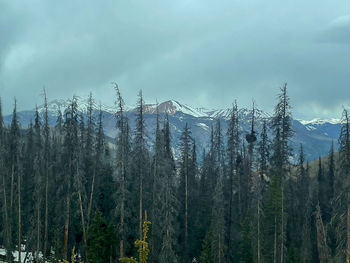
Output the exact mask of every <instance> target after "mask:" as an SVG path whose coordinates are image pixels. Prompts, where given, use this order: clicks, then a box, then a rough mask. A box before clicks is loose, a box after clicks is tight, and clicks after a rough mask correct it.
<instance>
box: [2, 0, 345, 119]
mask: <svg viewBox="0 0 350 263" xmlns="http://www.w3.org/2000/svg"><path fill="white" fill-rule="evenodd" d="M111 82H117V83H118V84H119V87H120V89H121V92H122V94H123V96H124V98H125V101H126V103H127V104H130V105H133V104H135V101H136V96H137V94H138V90H139V89H142V90H143V93H144V96H145V100H146V102H155V101H156V99H157V100H158V101H159V102H161V101H164V100H168V99H175V100H178V101H180V102H182V103H186V104H189V105H193V106H195V107H207V108H226V107H230V105H231V103H232V101H234V99H237V100H238V104H239V105H240V106H241V107H243V106H250V105H251V101H252V98H254V99H255V100H256V102H257V104H258V107H259V108H262V109H264V110H267V111H271V110H272V109H273V105H274V104H275V101H276V100H275V97H276V96H275V95H276V93H278V91H279V87H280V86H282V85H283V83H284V82H287V83H288V88H289V94H290V97H291V102H292V105H293V115H294V116H295V117H297V118H304V119H311V118H314V117H321V118H330V117H340V115H341V109H342V105H344V106H345V107H349V106H350V1H348V0H339V1H334V0H333V1H328V0H323V1H319V0H318V1H316V0H307V1H305V0H286V1H281V0H269V1H261V0H239V1H235V0H220V1H212V0H210V1H209V0H176V1H174V0H158V1H155V0H147V1H142V0H113V1H87V0H84V1H65V0H63V1H62V0H61V1H47V0H43V1H22V0H21V1H17V0H7V1H4V0H0V96H1V97H2V102H3V108H4V111H5V113H8V112H10V111H11V109H12V106H13V98H14V96H16V97H17V100H18V104H19V110H23V109H31V108H34V106H35V104H36V103H38V104H41V100H42V97H41V96H40V94H41V91H42V89H43V87H44V86H45V87H46V90H47V94H48V97H49V99H56V98H67V97H71V96H72V95H73V94H76V95H80V96H85V95H87V94H88V93H89V92H90V91H92V93H93V95H94V97H95V98H96V100H97V101H102V103H103V104H106V105H112V104H113V101H114V90H113V88H112V85H111Z"/></svg>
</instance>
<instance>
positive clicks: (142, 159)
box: [132, 91, 150, 240]
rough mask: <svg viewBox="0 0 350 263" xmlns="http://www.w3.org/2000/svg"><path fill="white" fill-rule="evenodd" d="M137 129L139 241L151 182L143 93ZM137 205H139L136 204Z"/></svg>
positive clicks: (135, 173) (134, 149)
mask: <svg viewBox="0 0 350 263" xmlns="http://www.w3.org/2000/svg"><path fill="white" fill-rule="evenodd" d="M135 124H136V127H135V134H134V140H133V147H132V163H133V167H132V170H133V177H134V178H135V180H137V181H136V182H134V187H133V189H134V190H136V189H137V190H138V192H137V193H132V195H133V196H134V197H136V198H137V199H138V200H137V201H136V200H135V201H136V202H135V207H137V208H138V213H137V212H136V211H135V212H136V214H138V215H137V218H138V229H139V231H138V232H139V239H140V240H141V239H142V233H143V232H142V224H143V215H142V213H143V210H144V208H145V207H146V205H147V206H148V205H149V202H146V201H149V200H145V193H147V192H146V191H145V189H144V187H145V183H149V181H150V180H146V179H148V177H149V153H148V149H147V143H146V127H145V119H144V101H143V96H142V91H140V93H139V100H138V105H137V113H136V123H135ZM136 203H137V204H136Z"/></svg>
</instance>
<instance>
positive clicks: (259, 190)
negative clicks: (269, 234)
mask: <svg viewBox="0 0 350 263" xmlns="http://www.w3.org/2000/svg"><path fill="white" fill-rule="evenodd" d="M259 191H260V186H259ZM259 194H260V193H259ZM260 258H261V256H260V197H259V198H258V263H260V261H261V259H260Z"/></svg>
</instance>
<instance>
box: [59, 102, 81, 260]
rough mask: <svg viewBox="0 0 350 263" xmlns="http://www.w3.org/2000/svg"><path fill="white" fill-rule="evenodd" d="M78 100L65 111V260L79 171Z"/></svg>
mask: <svg viewBox="0 0 350 263" xmlns="http://www.w3.org/2000/svg"><path fill="white" fill-rule="evenodd" d="M77 111H78V110H77V100H76V98H75V97H73V100H72V102H71V104H70V105H69V108H67V109H66V111H65V123H64V143H63V156H62V161H63V163H64V171H65V176H64V184H65V199H66V202H65V209H66V211H65V219H64V245H63V259H65V260H67V258H68V251H69V250H68V241H69V239H68V237H69V224H70V216H71V194H72V190H73V189H72V184H73V178H74V177H76V173H77V171H78V149H79V148H78V147H79V145H78V144H79V141H78V139H79V138H78V112H77Z"/></svg>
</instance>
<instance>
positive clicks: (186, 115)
mask: <svg viewBox="0 0 350 263" xmlns="http://www.w3.org/2000/svg"><path fill="white" fill-rule="evenodd" d="M70 102H71V101H70V100H64V99H56V100H53V101H50V102H49V103H48V110H49V123H50V125H54V124H55V122H56V118H57V114H58V111H59V110H61V111H64V109H66V108H67V107H68V106H69V103H70ZM87 108H88V99H85V98H78V109H79V111H81V112H83V113H85V112H86V111H87ZM100 108H101V110H102V112H103V122H104V129H105V133H106V135H107V136H109V137H111V138H114V137H115V135H116V133H117V130H116V128H115V127H116V119H115V113H116V111H117V110H116V107H115V106H106V105H97V104H96V103H94V109H95V114H96V117H97V112H98V111H99V109H100ZM143 110H144V113H145V115H144V117H145V123H146V127H147V130H148V135H149V145H150V146H152V143H153V138H154V130H155V125H156V123H155V121H156V118H155V115H156V113H157V111H158V112H159V114H160V117H161V119H162V118H164V117H165V114H167V115H168V117H169V121H170V127H171V131H172V138H173V145H174V146H176V145H178V143H179V138H180V135H181V132H182V130H183V127H184V126H185V124H186V123H188V125H189V126H190V128H191V131H192V137H193V138H194V139H195V140H196V144H197V149H198V154H201V151H202V150H203V149H207V148H208V147H209V145H208V143H209V138H210V132H211V127H215V124H216V121H217V119H220V120H221V124H222V125H221V126H222V128H223V131H224V133H225V130H226V129H227V127H228V123H229V119H230V116H231V112H232V109H211V110H210V109H205V108H194V107H191V106H189V105H186V104H182V103H180V102H178V101H175V100H169V101H165V102H162V103H159V104H144V108H143ZM34 111H35V109H32V110H28V111H21V112H19V113H18V116H19V121H20V124H21V125H22V127H23V128H25V127H27V126H28V125H29V123H30V121H32V120H34ZM38 111H39V112H40V113H42V112H43V111H44V107H43V105H41V106H39V107H38ZM125 112H126V115H127V116H128V118H129V120H130V126H131V129H133V128H134V123H135V116H136V112H137V108H136V107H128V106H126V107H125ZM238 115H239V116H238V117H239V120H240V126H241V127H240V129H241V134H242V136H244V135H245V134H246V133H247V132H248V131H249V130H250V121H251V117H252V111H251V110H250V109H245V108H242V109H239V111H238ZM11 119H12V116H11V115H8V116H4V121H5V124H9V123H10V122H11ZM255 119H256V131H257V133H258V134H259V131H260V130H261V126H262V123H263V121H264V120H265V121H267V122H269V121H270V120H271V115H270V114H268V113H266V112H264V111H262V110H259V109H256V110H255ZM292 127H293V130H294V136H293V138H292V141H291V144H292V146H293V148H294V149H295V151H294V152H295V153H297V152H298V149H299V147H300V144H303V146H304V152H305V154H306V157H307V159H308V160H315V159H317V158H318V157H319V156H323V155H326V154H327V153H328V152H329V147H330V145H331V142H332V141H334V142H335V144H337V138H338V136H339V132H340V127H341V120H339V119H330V120H321V119H314V120H311V121H305V120H297V119H295V120H293V121H292ZM174 148H178V147H174Z"/></svg>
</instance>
